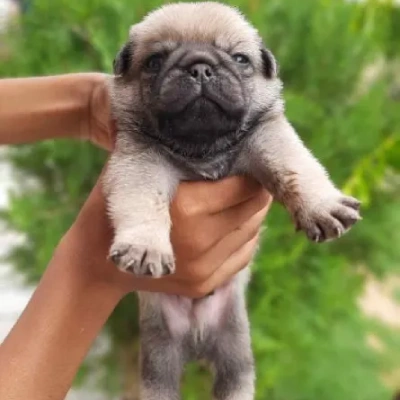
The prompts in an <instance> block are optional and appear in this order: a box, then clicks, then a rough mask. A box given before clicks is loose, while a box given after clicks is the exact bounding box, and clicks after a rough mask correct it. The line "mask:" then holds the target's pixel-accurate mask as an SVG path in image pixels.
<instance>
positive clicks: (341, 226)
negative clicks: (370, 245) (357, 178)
mask: <svg viewBox="0 0 400 400" xmlns="http://www.w3.org/2000/svg"><path fill="white" fill-rule="evenodd" d="M360 205H361V203H360V202H359V201H358V200H357V199H355V198H353V197H349V196H344V195H343V194H342V193H340V192H339V195H337V194H336V195H334V196H333V197H332V198H327V199H325V200H324V201H321V202H319V203H317V204H315V203H314V204H313V205H312V206H310V207H307V208H305V207H303V208H302V209H300V210H298V211H297V212H295V213H294V216H293V217H294V220H295V223H296V230H297V231H298V230H302V231H304V232H305V233H306V235H307V237H308V238H309V239H310V240H312V241H314V242H318V243H320V242H325V241H329V240H333V239H337V238H339V237H340V236H342V235H343V234H344V233H345V232H347V231H348V230H349V229H350V228H351V227H352V226H353V225H354V224H355V223H356V222H357V221H359V220H360V219H361V216H360V212H359V210H360Z"/></svg>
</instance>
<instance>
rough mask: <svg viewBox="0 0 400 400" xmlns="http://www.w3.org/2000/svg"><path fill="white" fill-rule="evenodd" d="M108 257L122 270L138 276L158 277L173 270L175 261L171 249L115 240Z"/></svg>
mask: <svg viewBox="0 0 400 400" xmlns="http://www.w3.org/2000/svg"><path fill="white" fill-rule="evenodd" d="M109 257H110V258H111V260H112V261H113V262H114V263H115V264H116V265H117V266H118V268H119V269H120V270H122V271H124V272H131V273H133V274H135V275H138V276H152V277H154V278H159V277H161V276H164V275H170V274H172V273H174V272H175V261H174V256H173V254H172V250H171V251H161V250H160V249H157V248H156V247H154V246H153V247H151V246H144V245H135V244H129V243H120V242H116V243H114V244H113V246H112V247H111V250H110V255H109Z"/></svg>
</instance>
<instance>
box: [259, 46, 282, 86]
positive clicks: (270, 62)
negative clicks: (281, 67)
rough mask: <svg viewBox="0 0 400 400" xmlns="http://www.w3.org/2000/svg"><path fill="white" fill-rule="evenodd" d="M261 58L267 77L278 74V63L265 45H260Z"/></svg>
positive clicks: (273, 76) (270, 77) (271, 77)
mask: <svg viewBox="0 0 400 400" xmlns="http://www.w3.org/2000/svg"><path fill="white" fill-rule="evenodd" d="M261 58H262V62H263V70H264V74H265V76H266V77H267V78H269V79H273V78H276V77H277V76H278V64H277V62H276V60H275V57H274V55H273V54H272V53H271V52H270V51H269V50H268V49H267V48H266V47H265V46H262V47H261Z"/></svg>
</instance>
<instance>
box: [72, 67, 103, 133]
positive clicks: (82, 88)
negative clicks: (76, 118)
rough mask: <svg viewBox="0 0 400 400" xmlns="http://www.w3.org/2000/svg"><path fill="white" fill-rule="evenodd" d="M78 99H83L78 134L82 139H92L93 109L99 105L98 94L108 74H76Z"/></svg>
mask: <svg viewBox="0 0 400 400" xmlns="http://www.w3.org/2000/svg"><path fill="white" fill-rule="evenodd" d="M74 76H75V78H76V88H77V91H78V92H77V93H78V99H79V100H80V101H81V124H80V129H79V130H78V132H76V133H77V136H78V137H79V138H80V139H84V140H88V139H90V130H91V120H92V117H93V109H94V108H95V107H96V106H97V104H95V103H96V99H97V97H98V96H96V94H97V92H98V91H99V90H103V89H104V84H105V80H106V77H107V74H103V73H100V72H87V73H77V74H74Z"/></svg>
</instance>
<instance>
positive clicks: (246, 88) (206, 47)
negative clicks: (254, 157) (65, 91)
mask: <svg viewBox="0 0 400 400" xmlns="http://www.w3.org/2000/svg"><path fill="white" fill-rule="evenodd" d="M114 73H115V75H116V77H115V81H114V88H113V89H114V90H113V94H114V104H115V107H116V108H117V112H118V115H124V116H125V117H122V118H121V119H122V120H125V121H129V119H130V117H129V115H130V113H136V115H137V114H138V112H139V110H140V112H139V113H140V114H141V115H142V118H144V119H145V120H146V121H145V122H146V124H147V125H148V126H149V127H150V128H149V129H150V131H151V132H152V135H153V136H154V135H155V136H157V137H158V138H160V139H162V140H164V141H166V140H167V141H170V142H175V143H179V144H180V145H181V146H182V145H184V144H185V143H186V145H187V146H191V147H192V148H193V146H196V145H200V144H201V145H202V147H204V145H207V144H209V145H210V146H211V145H212V144H215V143H216V142H217V141H219V140H221V138H225V139H227V138H231V139H233V138H234V137H235V135H236V136H237V135H238V134H239V132H241V131H243V130H245V129H247V126H248V125H249V124H251V123H252V120H253V119H255V118H257V117H258V116H259V115H260V113H261V112H263V111H265V110H267V109H268V108H269V107H271V105H272V104H273V103H274V101H276V100H277V99H278V98H279V93H280V84H279V80H278V79H277V77H276V75H277V67H276V63H275V60H274V58H273V56H272V54H271V53H270V52H269V51H268V50H266V49H265V48H264V46H263V44H262V41H261V39H260V37H259V35H258V33H257V32H256V30H255V29H254V28H253V27H252V26H251V25H249V23H248V22H247V21H246V20H245V19H244V18H243V17H242V15H241V14H240V13H239V12H237V11H236V10H234V9H232V8H230V7H228V6H225V5H222V4H219V3H213V2H205V3H177V4H172V5H168V6H164V7H162V8H160V9H158V10H156V11H154V12H153V13H150V14H149V15H148V16H147V17H146V18H145V19H144V20H143V21H142V22H141V23H139V24H137V25H134V26H133V27H132V28H131V31H130V38H129V41H128V43H127V44H126V45H125V46H124V47H123V48H122V49H121V51H120V53H119V55H118V56H117V58H116V60H115V63H114ZM126 128H127V127H125V129H126Z"/></svg>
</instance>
